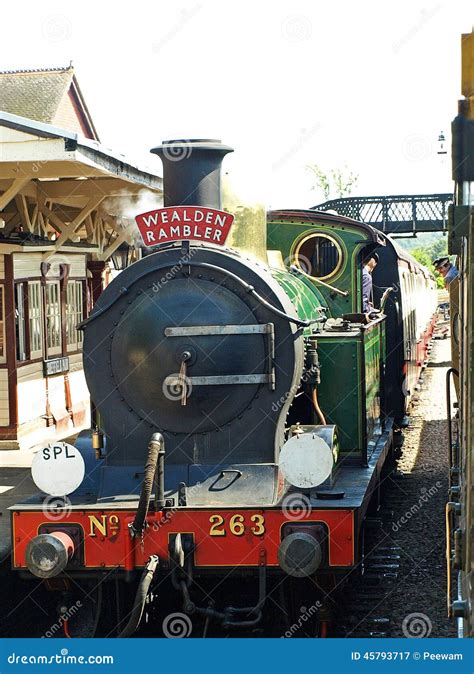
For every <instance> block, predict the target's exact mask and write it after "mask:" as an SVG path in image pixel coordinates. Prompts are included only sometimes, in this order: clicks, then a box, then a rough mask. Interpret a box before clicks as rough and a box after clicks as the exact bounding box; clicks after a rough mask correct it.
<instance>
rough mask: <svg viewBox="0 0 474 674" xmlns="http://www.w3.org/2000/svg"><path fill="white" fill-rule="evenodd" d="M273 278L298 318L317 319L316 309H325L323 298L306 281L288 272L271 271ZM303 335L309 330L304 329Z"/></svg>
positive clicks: (309, 330)
mask: <svg viewBox="0 0 474 674" xmlns="http://www.w3.org/2000/svg"><path fill="white" fill-rule="evenodd" d="M271 271H272V275H273V278H274V279H275V280H276V281H278V283H279V284H280V285H281V287H282V288H283V290H284V291H285V292H286V294H287V295H288V297H289V298H290V299H291V301H292V302H293V304H294V306H295V308H296V311H297V313H298V316H299V318H301V319H304V320H311V319H314V318H318V317H319V315H320V312H319V311H318V310H317V307H325V306H326V302H325V300H324V296H323V295H322V293H321V292H320V291H319V289H318V288H316V287H315V286H314V284H312V283H311V282H310V281H309V280H308V279H305V278H303V277H300V276H299V275H298V276H295V274H292V273H291V272H289V271H283V270H279V269H272V270H271ZM304 334H305V335H306V334H311V328H306V329H305V330H304Z"/></svg>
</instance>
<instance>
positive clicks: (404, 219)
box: [312, 194, 453, 234]
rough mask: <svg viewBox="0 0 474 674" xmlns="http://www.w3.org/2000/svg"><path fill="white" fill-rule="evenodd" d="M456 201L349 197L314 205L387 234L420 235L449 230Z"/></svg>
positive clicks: (445, 197) (434, 196)
mask: <svg viewBox="0 0 474 674" xmlns="http://www.w3.org/2000/svg"><path fill="white" fill-rule="evenodd" d="M452 202H453V195H452V194H417V195H392V196H384V197H345V198H341V199H332V200H331V201H326V202H324V203H323V204H319V205H318V206H313V209H312V210H317V211H329V210H334V211H336V212H337V213H338V214H339V215H344V216H346V217H348V218H354V219H355V220H361V221H362V222H366V223H367V224H369V225H372V226H374V227H376V228H377V229H380V230H382V231H383V232H385V233H387V234H409V233H411V234H416V233H419V232H445V231H447V228H448V207H449V205H450V204H452Z"/></svg>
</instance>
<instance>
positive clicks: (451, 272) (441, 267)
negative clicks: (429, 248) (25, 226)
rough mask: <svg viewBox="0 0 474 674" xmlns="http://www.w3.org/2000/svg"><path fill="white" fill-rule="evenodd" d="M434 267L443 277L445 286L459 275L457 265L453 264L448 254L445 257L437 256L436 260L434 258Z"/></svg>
mask: <svg viewBox="0 0 474 674" xmlns="http://www.w3.org/2000/svg"><path fill="white" fill-rule="evenodd" d="M433 267H434V268H435V269H436V271H437V272H438V273H439V274H441V276H442V277H443V279H444V287H445V288H447V287H448V286H449V284H450V283H452V282H453V281H454V279H456V278H457V277H458V276H459V272H458V270H457V267H456V266H455V265H454V264H452V262H451V260H450V259H449V257H448V256H447V255H446V256H445V257H437V258H436V260H433Z"/></svg>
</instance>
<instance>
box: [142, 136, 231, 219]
mask: <svg viewBox="0 0 474 674" xmlns="http://www.w3.org/2000/svg"><path fill="white" fill-rule="evenodd" d="M151 152H152V153H153V154H157V155H158V156H159V157H160V159H161V161H162V162H163V187H164V195H163V198H164V206H207V207H208V208H218V209H220V208H221V207H222V202H221V164H222V160H223V158H224V157H225V155H226V154H228V153H229V152H233V149H232V148H231V147H228V146H227V145H222V143H221V141H220V140H208V139H198V140H166V141H163V143H162V145H159V146H158V147H155V148H153V149H152V150H151Z"/></svg>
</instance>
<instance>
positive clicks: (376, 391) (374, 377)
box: [364, 323, 385, 438]
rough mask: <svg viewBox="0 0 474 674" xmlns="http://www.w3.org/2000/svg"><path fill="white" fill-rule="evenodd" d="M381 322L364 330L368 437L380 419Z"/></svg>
mask: <svg viewBox="0 0 474 674" xmlns="http://www.w3.org/2000/svg"><path fill="white" fill-rule="evenodd" d="M383 327H384V324H383V323H375V324H374V325H373V326H369V327H368V329H367V330H366V331H365V340H364V356H365V410H366V434H367V438H370V437H371V435H373V434H374V432H376V430H377V426H378V423H379V420H380V362H381V359H382V341H381V333H384V332H385V330H384V329H383Z"/></svg>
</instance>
